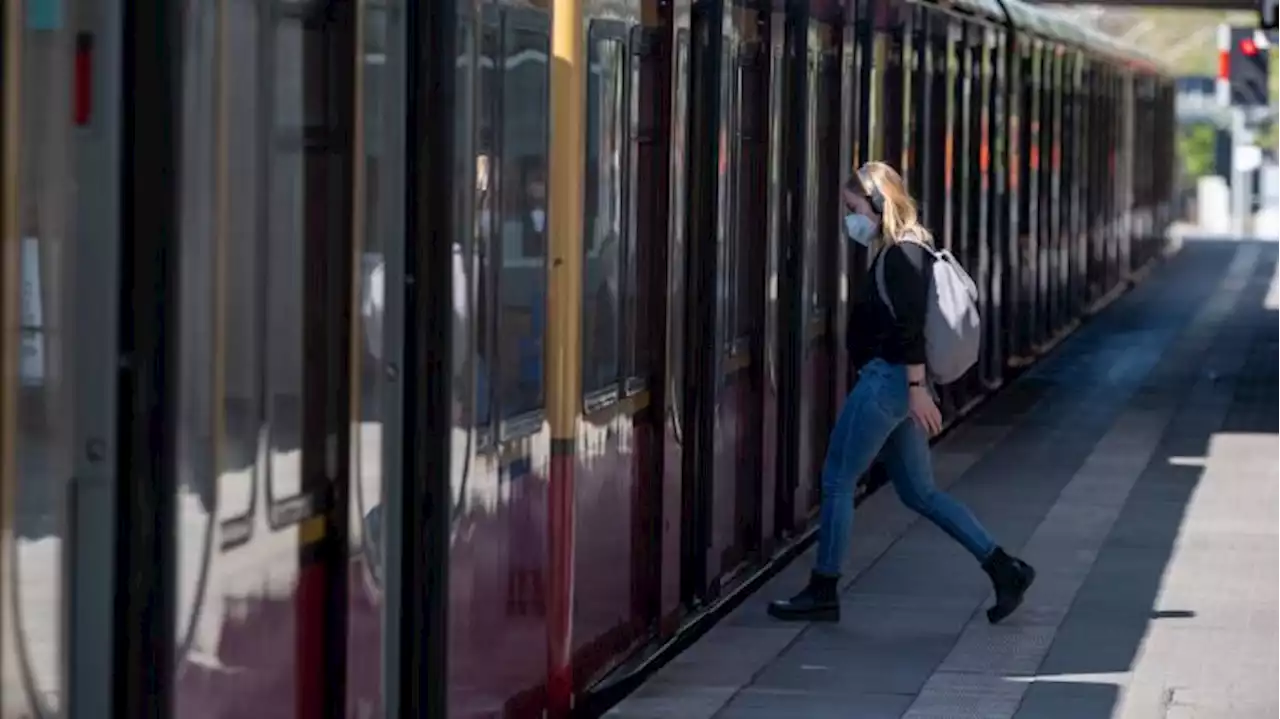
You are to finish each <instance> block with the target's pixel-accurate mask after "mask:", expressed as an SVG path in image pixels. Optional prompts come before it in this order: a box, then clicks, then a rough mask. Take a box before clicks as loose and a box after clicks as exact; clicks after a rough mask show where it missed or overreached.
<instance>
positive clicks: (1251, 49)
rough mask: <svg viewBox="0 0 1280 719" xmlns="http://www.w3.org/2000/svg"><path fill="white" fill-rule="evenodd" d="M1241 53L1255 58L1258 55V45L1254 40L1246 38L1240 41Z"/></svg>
mask: <svg viewBox="0 0 1280 719" xmlns="http://www.w3.org/2000/svg"><path fill="white" fill-rule="evenodd" d="M1240 52H1243V53H1244V54H1245V55H1247V56H1249V57H1253V56H1254V55H1257V54H1258V43H1256V42H1254V41H1253V38H1251V37H1246V38H1245V39H1243V40H1241V41H1240Z"/></svg>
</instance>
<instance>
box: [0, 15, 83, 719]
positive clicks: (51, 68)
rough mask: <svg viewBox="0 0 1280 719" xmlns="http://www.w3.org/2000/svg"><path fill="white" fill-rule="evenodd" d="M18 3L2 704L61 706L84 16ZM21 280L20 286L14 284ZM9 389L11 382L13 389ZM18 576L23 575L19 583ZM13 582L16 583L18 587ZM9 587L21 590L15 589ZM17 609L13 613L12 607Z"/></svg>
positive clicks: (8, 709)
mask: <svg viewBox="0 0 1280 719" xmlns="http://www.w3.org/2000/svg"><path fill="white" fill-rule="evenodd" d="M41 5H42V4H40V3H34V4H33V3H20V4H19V9H18V11H17V16H18V18H19V19H20V24H19V25H18V27H16V28H12V29H10V31H11V32H12V33H13V35H14V36H19V37H20V43H21V45H20V46H21V57H20V63H19V65H18V67H17V70H16V71H17V72H18V73H20V76H19V77H20V86H21V88H22V90H21V96H20V98H19V103H20V109H19V112H18V113H17V115H18V116H17V117H6V118H4V122H5V123H6V124H7V123H10V122H16V123H17V124H18V128H17V133H18V135H17V136H18V141H17V147H18V158H17V161H18V165H19V168H18V171H19V174H18V187H17V211H18V217H17V224H18V230H19V232H20V236H21V242H20V244H19V248H18V265H19V267H18V272H17V273H16V274H17V279H18V281H19V287H18V288H17V290H16V291H17V292H19V293H20V297H19V303H18V306H19V310H18V312H19V317H18V323H19V325H18V329H17V331H16V334H17V336H16V337H8V338H6V341H5V346H6V347H7V348H9V351H10V352H15V353H17V357H16V362H17V369H18V376H17V382H18V386H17V387H16V395H17V396H16V404H17V428H16V429H17V437H16V442H17V445H16V447H15V450H16V452H15V454H16V457H15V458H14V465H15V466H14V469H15V472H16V480H17V486H16V487H15V488H14V497H13V509H12V512H13V515H12V520H13V525H12V526H13V529H14V533H13V536H12V537H11V538H10V542H9V544H8V547H9V551H10V555H9V558H8V561H9V562H10V563H11V565H12V566H11V567H10V570H11V572H12V573H11V574H9V575H8V576H5V577H4V578H3V579H2V580H0V582H2V586H3V589H4V594H5V597H6V599H5V601H6V603H7V602H9V601H13V602H14V604H13V606H12V610H11V611H12V615H11V617H12V621H13V633H14V637H13V638H14V641H13V642H12V643H9V642H6V644H5V647H6V650H7V651H6V652H5V654H4V655H3V656H2V657H0V671H2V672H3V677H4V679H3V685H0V697H3V705H0V714H2V715H3V716H4V717H29V716H39V715H52V714H56V712H57V711H58V707H59V705H60V704H61V703H62V692H63V686H64V677H63V672H62V660H63V656H62V655H63V651H62V645H63V632H62V610H63V604H64V601H65V598H64V594H63V582H62V562H63V557H64V554H63V552H64V546H63V539H64V537H65V536H66V529H65V528H66V524H67V518H66V515H65V508H66V506H67V497H66V491H67V479H68V478H69V477H70V476H71V473H72V466H71V458H72V456H73V449H72V436H71V433H72V423H71V421H70V420H71V418H72V403H71V400H72V392H73V387H72V383H71V371H72V362H73V361H74V359H75V357H76V355H77V347H76V346H75V342H74V338H75V333H74V328H72V327H70V326H69V323H68V320H69V319H70V315H71V311H72V309H73V308H72V307H71V306H70V296H69V294H68V293H69V292H71V289H72V287H73V286H74V285H73V282H74V278H73V277H72V276H71V268H72V266H73V260H74V257H75V251H76V242H75V241H76V230H77V228H76V227H74V226H73V221H72V220H73V218H74V217H75V215H76V196H75V192H74V188H75V175H74V168H75V149H76V143H75V137H76V136H75V134H74V126H73V116H72V107H71V93H69V92H49V91H48V88H49V87H50V86H53V87H66V79H65V78H68V77H71V76H72V58H73V55H74V39H75V36H74V32H73V31H72V30H73V28H75V26H76V25H75V23H74V22H72V19H71V18H69V17H66V15H65V14H63V15H59V14H57V13H52V14H51V13H49V12H45V11H42V8H41ZM11 291H13V290H11ZM6 390H8V388H6ZM12 582H16V583H17V586H16V587H14V586H12V585H11V583H12ZM11 592H12V593H11ZM10 598H12V599H10ZM6 614H8V612H6Z"/></svg>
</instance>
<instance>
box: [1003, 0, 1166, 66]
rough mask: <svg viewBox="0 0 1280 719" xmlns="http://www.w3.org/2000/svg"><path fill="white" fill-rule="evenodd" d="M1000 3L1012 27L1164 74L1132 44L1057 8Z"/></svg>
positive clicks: (1014, 0)
mask: <svg viewBox="0 0 1280 719" xmlns="http://www.w3.org/2000/svg"><path fill="white" fill-rule="evenodd" d="M1002 5H1003V6H1004V10H1005V17H1006V18H1008V20H1009V22H1010V23H1011V24H1012V25H1013V26H1014V27H1015V28H1018V29H1020V30H1025V31H1027V32H1030V33H1031V34H1033V35H1039V36H1042V37H1045V38H1047V39H1050V40H1056V41H1058V42H1061V43H1066V44H1069V45H1074V46H1076V47H1079V48H1082V49H1084V50H1086V51H1088V52H1091V53H1095V54H1098V55H1102V56H1104V57H1107V58H1109V59H1111V60H1113V61H1117V62H1121V63H1123V64H1125V65H1128V66H1130V67H1133V68H1135V69H1141V70H1146V71H1148V72H1159V73H1161V74H1164V68H1163V67H1162V65H1161V63H1159V62H1157V61H1156V60H1155V59H1154V58H1153V57H1151V56H1150V55H1148V54H1146V53H1144V52H1142V51H1141V50H1139V49H1138V48H1136V47H1134V46H1133V45H1129V44H1127V43H1122V42H1120V41H1119V40H1118V39H1116V38H1114V37H1112V36H1111V35H1108V34H1106V33H1103V32H1099V31H1097V30H1094V29H1093V28H1089V27H1086V26H1083V25H1081V24H1080V23H1079V21H1077V20H1075V19H1074V18H1070V17H1067V16H1066V15H1064V14H1063V13H1061V12H1060V11H1057V10H1052V9H1049V8H1046V7H1040V6H1036V5H1033V4H1031V3H1029V2H1023V1H1022V0H1003V2H1002Z"/></svg>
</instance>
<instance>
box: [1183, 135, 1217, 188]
mask: <svg viewBox="0 0 1280 719" xmlns="http://www.w3.org/2000/svg"><path fill="white" fill-rule="evenodd" d="M1216 139H1217V128H1215V127H1214V126H1213V125H1211V124H1209V123H1207V122H1197V123H1195V124H1193V125H1184V126H1183V127H1182V128H1180V129H1179V131H1178V156H1179V157H1181V158H1182V167H1183V170H1184V171H1185V172H1186V177H1187V179H1188V180H1195V179H1197V178H1200V177H1203V176H1205V175H1210V174H1213V169H1214V168H1213V150H1214V143H1215V141H1216Z"/></svg>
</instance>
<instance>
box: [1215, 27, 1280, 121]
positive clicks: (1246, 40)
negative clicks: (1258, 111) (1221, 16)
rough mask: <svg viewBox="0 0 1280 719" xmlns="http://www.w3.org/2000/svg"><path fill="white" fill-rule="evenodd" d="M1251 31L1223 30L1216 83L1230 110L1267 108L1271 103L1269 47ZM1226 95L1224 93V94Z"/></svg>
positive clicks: (1233, 28) (1239, 28) (1220, 96)
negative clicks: (1232, 108) (1234, 108)
mask: <svg viewBox="0 0 1280 719" xmlns="http://www.w3.org/2000/svg"><path fill="white" fill-rule="evenodd" d="M1258 37H1259V35H1258V32H1257V31H1256V30H1254V29H1253V28H1244V27H1227V26H1223V27H1222V32H1220V34H1219V43H1218V50H1219V53H1220V54H1219V63H1218V83H1219V88H1220V89H1219V92H1220V93H1223V94H1225V97H1223V94H1220V95H1219V98H1220V99H1221V100H1225V103H1224V104H1226V105H1229V106H1230V107H1241V108H1245V107H1266V106H1267V105H1268V104H1269V103H1270V99H1271V98H1270V82H1269V80H1270V74H1271V58H1270V54H1271V53H1270V50H1269V49H1268V48H1267V45H1268V43H1266V42H1265V40H1264V41H1263V42H1259V41H1258ZM1224 91H1225V92H1224Z"/></svg>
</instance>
